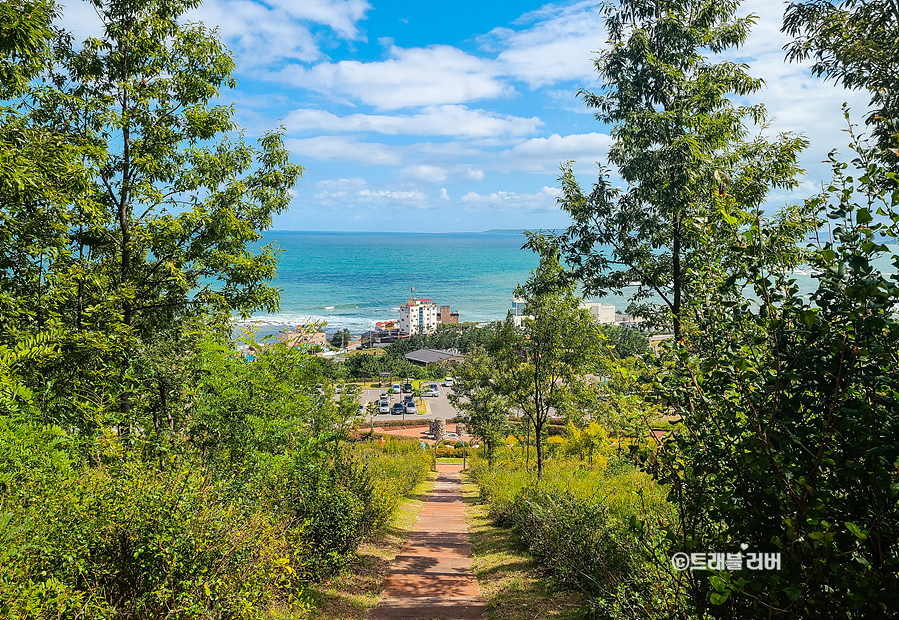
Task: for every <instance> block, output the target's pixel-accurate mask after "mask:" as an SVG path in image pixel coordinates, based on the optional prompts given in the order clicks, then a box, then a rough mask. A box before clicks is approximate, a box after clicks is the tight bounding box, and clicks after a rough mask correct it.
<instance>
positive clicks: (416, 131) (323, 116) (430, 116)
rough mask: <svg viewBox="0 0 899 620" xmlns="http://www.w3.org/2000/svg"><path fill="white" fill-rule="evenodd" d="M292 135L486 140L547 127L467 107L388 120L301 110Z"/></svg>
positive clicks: (290, 124) (291, 123)
mask: <svg viewBox="0 0 899 620" xmlns="http://www.w3.org/2000/svg"><path fill="white" fill-rule="evenodd" d="M285 125H286V126H287V128H288V129H289V130H291V131H304V130H322V131H347V132H360V131H371V132H377V133H383V134H391V135H395V134H405V135H429V136H464V137H469V138H486V137H496V136H523V135H527V134H532V133H534V132H535V131H536V130H537V127H540V126H542V125H543V121H541V120H540V119H539V118H537V117H536V116H534V117H531V118H522V117H519V116H511V115H502V114H496V113H493V112H487V111H484V110H469V109H468V108H467V107H465V106H463V105H442V106H429V107H426V108H424V109H423V110H421V111H420V112H418V113H416V114H400V115H392V116H385V115H380V114H352V115H350V116H337V115H336V114H332V113H330V112H326V111H324V110H314V109H308V108H301V109H298V110H294V111H293V112H291V113H290V115H289V116H288V117H287V119H286V120H285Z"/></svg>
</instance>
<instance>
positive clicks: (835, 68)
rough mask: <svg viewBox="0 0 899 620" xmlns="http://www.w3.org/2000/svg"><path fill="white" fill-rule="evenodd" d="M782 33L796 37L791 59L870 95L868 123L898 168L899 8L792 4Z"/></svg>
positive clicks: (881, 1) (848, 2)
mask: <svg viewBox="0 0 899 620" xmlns="http://www.w3.org/2000/svg"><path fill="white" fill-rule="evenodd" d="M783 31H784V32H786V33H787V34H789V35H790V36H792V37H795V39H794V40H793V41H792V42H790V43H789V44H788V45H787V46H786V47H785V49H786V50H787V57H788V58H789V59H790V60H795V61H799V60H806V59H808V58H811V59H813V61H814V62H813V64H812V73H813V74H814V75H817V76H823V77H824V78H825V79H832V80H834V81H836V82H839V83H840V84H842V85H843V86H845V87H846V88H851V89H854V90H855V89H860V88H863V89H865V90H867V91H868V92H870V93H871V103H870V105H871V110H870V112H869V114H868V116H867V117H866V118H865V121H866V122H867V123H868V124H869V125H871V126H872V129H873V134H874V136H876V138H877V141H878V144H879V146H880V148H881V149H882V151H881V153H879V157H880V158H882V159H884V160H885V161H886V162H887V163H888V164H889V165H890V166H891V167H892V168H893V169H894V170H895V169H896V168H897V166H899V144H897V142H896V139H895V134H896V133H897V132H899V36H897V34H896V33H897V32H899V4H897V3H896V2H893V1H891V0H837V1H836V2H829V1H828V0H810V1H808V2H793V3H791V4H790V5H789V6H788V7H787V10H786V12H785V13H784V22H783Z"/></svg>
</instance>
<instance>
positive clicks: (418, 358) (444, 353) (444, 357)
mask: <svg viewBox="0 0 899 620" xmlns="http://www.w3.org/2000/svg"><path fill="white" fill-rule="evenodd" d="M405 358H406V359H407V360H408V361H410V362H412V363H413V364H415V365H416V366H433V365H434V364H439V363H441V362H446V363H450V364H453V363H456V362H461V361H462V360H464V359H465V356H464V355H463V354H462V353H460V352H459V351H458V350H457V349H418V350H416V351H411V352H409V353H406V355H405Z"/></svg>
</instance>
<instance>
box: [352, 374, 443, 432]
mask: <svg viewBox="0 0 899 620" xmlns="http://www.w3.org/2000/svg"><path fill="white" fill-rule="evenodd" d="M429 383H432V382H428V381H423V382H422V385H428V384H429ZM433 383H437V386H438V387H437V390H438V392H439V395H438V396H422V397H421V398H420V399H419V398H416V399H415V406H416V407H417V409H418V413H417V414H413V413H409V414H405V416H401V415H391V414H389V413H387V414H379V415H376V416H375V417H374V421H375V422H378V421H379V420H402V419H405V420H407V421H418V420H433V419H435V418H452V417H455V416H456V415H458V412H457V411H456V410H455V409H454V408H453V406H452V405H451V404H450V402H449V400H448V399H447V392H449V391H452V388H447V387H444V386H443V382H438V381H434V382H433ZM388 387H389V386H385V387H384V388H383V389H377V388H374V389H372V388H365V389H363V390H362V396H361V398H360V399H359V402H361V403H362V404H363V405H366V406H367V405H368V403H370V402H373V401H377V400H378V396H379V395H380V394H382V393H384V392H387V388H388ZM404 396H406V395H405V394H389V395H388V397H389V398H390V405H391V406H393V403H396V402H402V401H403V397H404ZM421 402H424V403H426V404H427V405H426V406H427V411H429V413H424V411H425V409H424V408H423V407H422V406H421V404H420V403H421ZM365 419H366V421H367V420H369V418H368V416H366V418H365Z"/></svg>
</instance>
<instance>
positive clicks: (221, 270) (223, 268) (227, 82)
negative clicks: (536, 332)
mask: <svg viewBox="0 0 899 620" xmlns="http://www.w3.org/2000/svg"><path fill="white" fill-rule="evenodd" d="M92 3H93V4H94V7H95V8H96V10H97V13H98V15H99V16H100V18H101V20H102V22H103V25H104V36H103V38H102V39H88V40H87V41H85V42H84V43H83V45H79V46H76V45H74V44H73V43H72V42H71V40H69V39H67V38H63V39H61V40H60V41H59V44H58V45H57V64H56V65H55V68H54V70H53V71H52V73H51V74H49V75H48V76H46V77H47V79H46V81H45V84H44V85H43V86H39V87H34V88H31V89H29V90H28V91H27V92H25V93H24V94H22V95H21V96H20V97H19V98H18V99H17V105H19V106H21V107H27V108H31V109H33V110H34V112H32V113H31V115H30V119H31V121H32V122H33V123H35V124H39V125H40V126H42V127H54V128H56V130H57V131H59V132H60V133H62V134H64V135H67V136H73V137H75V138H77V140H78V141H79V142H80V143H82V144H85V145H87V146H88V147H89V149H88V148H87V147H85V152H84V153H83V156H84V157H86V158H87V167H88V169H89V172H90V175H91V177H90V183H89V184H88V185H87V186H86V187H85V188H84V189H83V191H81V192H80V193H79V194H78V195H77V196H74V197H71V198H70V200H69V202H67V203H66V204H65V208H64V209H62V210H56V211H51V212H49V213H47V212H44V213H41V214H37V213H35V214H32V217H31V220H20V221H35V220H37V219H38V217H37V216H38V215H39V216H40V217H42V218H44V220H43V221H42V223H45V224H46V229H48V230H51V231H53V234H54V235H55V237H54V239H53V240H52V243H49V244H48V243H44V244H42V246H43V247H49V248H50V250H49V251H45V252H44V253H43V254H40V255H39V256H38V257H37V258H38V260H35V258H34V257H33V256H32V255H27V253H26V252H24V251H20V252H18V253H14V254H13V256H14V257H16V258H15V260H16V262H15V264H11V265H8V266H6V268H5V270H6V273H7V274H18V273H22V272H24V271H26V270H28V269H30V270H31V271H33V272H34V273H35V275H34V276H33V277H30V278H28V279H26V280H24V283H23V284H22V285H20V286H19V287H18V288H17V290H16V293H17V294H16V300H17V303H16V307H15V308H14V314H13V316H14V317H15V321H13V325H12V327H13V328H14V329H18V330H26V331H27V330H29V329H31V326H32V325H35V324H36V325H38V326H40V325H46V326H48V327H59V328H62V329H64V330H65V333H66V334H67V337H66V339H65V341H64V342H63V343H62V345H63V346H62V348H63V351H64V353H65V354H64V355H63V356H62V357H61V358H60V363H59V364H58V365H57V366H56V368H55V369H43V375H42V376H40V377H37V378H35V381H40V382H41V383H43V384H46V385H49V386H51V387H52V389H54V390H56V391H57V394H59V393H65V394H66V395H67V396H69V395H72V396H73V398H76V399H77V397H78V396H79V395H83V396H84V398H85V399H87V400H91V401H92V402H96V401H97V399H98V398H99V399H100V400H104V399H110V398H111V399H112V400H113V401H114V402H115V403H116V405H115V408H116V409H117V415H116V416H115V418H116V419H115V420H114V421H115V422H116V423H117V424H118V425H119V427H120V429H121V431H122V433H123V434H124V435H127V434H128V432H129V428H130V426H131V425H132V424H133V423H134V421H135V416H136V415H140V414H146V413H147V411H146V410H145V409H143V408H142V409H140V410H139V411H133V406H134V404H135V403H140V407H144V404H143V403H146V402H147V401H146V400H145V399H139V398H135V395H136V394H142V393H146V392H152V391H154V390H157V389H158V385H159V382H158V381H157V377H155V376H147V375H146V374H144V373H143V372H142V368H144V367H146V366H145V365H142V364H141V363H140V359H139V358H140V356H141V355H142V354H143V353H144V352H149V351H152V350H154V349H156V350H158V351H160V352H162V353H164V352H168V351H171V352H173V354H175V355H180V354H181V352H183V351H185V350H186V349H189V348H191V347H195V344H196V341H197V339H196V338H193V337H191V336H190V335H188V334H185V333H184V332H185V330H184V329H183V328H184V326H186V325H187V324H188V323H190V322H192V321H194V320H196V319H203V320H205V321H206V322H207V323H209V324H212V323H217V324H218V326H219V327H220V328H221V329H222V331H223V332H224V331H226V330H227V324H228V320H229V318H230V316H231V314H232V313H237V314H240V315H244V316H245V315H248V314H249V313H250V312H252V311H253V310H254V309H257V308H266V309H268V310H274V309H276V308H277V305H278V292H277V289H275V288H274V287H272V286H271V285H270V284H268V283H267V282H268V280H270V279H271V277H272V276H273V275H274V273H275V264H276V261H275V252H274V248H272V247H270V246H264V247H261V248H252V247H251V245H252V244H254V243H256V242H257V241H258V240H259V239H260V237H261V231H262V230H264V229H265V228H267V227H269V226H270V225H271V221H272V216H273V215H274V214H276V213H279V212H281V211H282V210H284V209H285V208H286V207H287V204H288V202H289V200H290V197H289V190H290V189H291V188H292V187H293V185H294V184H295V182H296V180H297V178H298V177H299V175H300V174H301V171H302V169H301V167H300V166H297V165H294V164H292V163H290V161H289V158H288V153H287V151H286V149H285V148H284V145H283V141H282V138H281V134H280V133H278V132H269V133H266V134H264V135H263V136H262V137H261V138H260V140H259V143H258V147H253V146H250V145H248V144H246V143H245V142H244V140H243V138H242V135H237V136H235V135H233V133H232V132H234V130H235V129H236V127H235V125H234V123H233V121H232V114H233V110H232V108H231V107H229V106H223V105H216V104H214V103H213V101H214V100H215V99H216V98H217V97H218V96H219V94H220V91H221V88H222V87H233V86H234V84H235V82H234V80H233V79H232V78H231V77H230V73H231V71H232V69H233V62H232V60H231V58H230V55H229V54H228V52H227V50H226V49H225V48H224V47H223V46H222V44H221V43H220V42H219V40H218V39H217V38H216V36H215V35H214V34H213V33H210V32H209V31H207V30H206V29H205V28H204V27H203V26H202V25H196V24H186V23H185V24H182V23H181V16H182V14H183V13H184V12H185V11H186V10H188V9H191V8H193V7H195V6H197V5H198V4H199V2H198V0H183V1H182V0H141V1H138V2H135V1H124V0H93V2H92ZM19 225H24V224H19ZM8 239H9V238H8ZM17 241H21V243H22V245H23V246H27V244H29V243H31V240H30V239H29V238H28V237H27V236H26V237H22V236H14V237H12V241H11V242H10V243H11V244H14V243H16V242H17ZM173 336H174V340H172V338H173ZM54 373H55V375H54ZM98 390H99V392H100V395H99V396H98V395H97V391H98ZM106 408H107V409H110V407H106Z"/></svg>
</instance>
